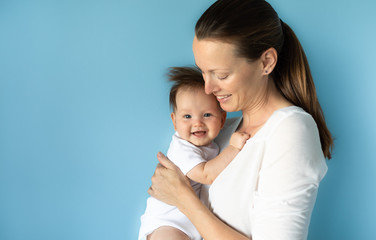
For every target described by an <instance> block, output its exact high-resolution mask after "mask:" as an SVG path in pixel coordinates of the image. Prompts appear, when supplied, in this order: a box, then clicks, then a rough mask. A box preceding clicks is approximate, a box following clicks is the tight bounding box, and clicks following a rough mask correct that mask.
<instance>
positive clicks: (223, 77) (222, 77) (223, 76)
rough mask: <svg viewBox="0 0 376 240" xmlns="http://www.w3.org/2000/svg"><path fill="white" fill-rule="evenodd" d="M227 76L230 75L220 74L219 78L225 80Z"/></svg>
mask: <svg viewBox="0 0 376 240" xmlns="http://www.w3.org/2000/svg"><path fill="white" fill-rule="evenodd" d="M227 77H228V75H220V76H217V78H218V79H219V80H225V79H226V78H227Z"/></svg>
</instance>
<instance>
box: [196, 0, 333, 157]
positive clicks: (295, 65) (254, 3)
mask: <svg viewBox="0 0 376 240" xmlns="http://www.w3.org/2000/svg"><path fill="white" fill-rule="evenodd" d="M195 34H196V37H197V39H198V40H201V39H207V38H212V39H218V40H220V41H224V42H230V43H232V44H234V45H235V46H236V54H237V55H238V56H239V57H244V58H246V59H248V60H249V61H252V60H254V59H258V58H259V57H260V56H261V55H262V54H263V53H264V51H266V50H267V49H269V48H274V49H276V51H277V53H278V61H277V65H276V67H275V69H274V71H273V72H272V75H271V76H272V78H273V81H274V83H275V85H276V87H277V89H278V90H279V91H280V92H281V94H282V95H283V96H284V97H285V98H286V99H287V100H288V101H290V102H292V103H293V104H294V105H296V106H299V107H301V108H303V109H304V110H305V111H306V112H308V113H309V114H311V115H312V117H313V119H314V120H315V122H316V124H317V126H318V129H319V134H320V141H321V148H322V150H323V153H324V156H325V157H326V158H328V159H330V158H331V151H332V149H333V138H332V135H331V133H330V131H329V129H328V127H327V126H326V123H325V118H324V114H323V111H322V109H321V106H320V104H319V101H318V98H317V95H316V89H315V85H314V82H313V78H312V75H311V71H310V68H309V65H308V61H307V57H306V55H305V53H304V50H303V48H302V46H301V44H300V42H299V40H298V38H297V37H296V35H295V34H294V32H293V31H292V29H291V28H290V27H289V26H288V25H287V24H286V23H284V22H282V20H280V18H279V16H278V14H277V13H276V12H275V10H274V9H273V8H272V6H271V5H270V4H269V3H267V2H266V1H264V0H218V1H216V2H215V3H214V4H213V5H211V6H210V7H209V8H208V9H207V10H206V11H205V12H204V14H203V15H202V16H201V17H200V19H199V20H198V21H197V23H196V28H195Z"/></svg>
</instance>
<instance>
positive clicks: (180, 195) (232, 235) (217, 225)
mask: <svg viewBox="0 0 376 240" xmlns="http://www.w3.org/2000/svg"><path fill="white" fill-rule="evenodd" d="M158 160H159V162H160V164H158V166H157V169H156V170H155V173H154V175H153V177H152V186H151V187H150V188H149V190H148V193H149V194H150V195H151V196H153V197H155V198H157V199H159V200H161V201H163V202H165V203H167V204H170V205H174V206H176V207H177V208H178V209H179V210H180V211H181V212H182V213H184V214H185V215H186V216H187V217H188V218H189V220H190V221H191V222H192V223H193V225H195V227H196V228H197V230H198V231H199V232H200V234H201V236H202V237H203V238H204V239H205V240H221V239H223V240H232V239H234V240H235V239H237V240H245V239H249V238H247V237H245V236H244V235H242V234H240V233H239V232H237V231H236V230H234V229H233V228H231V227H230V226H228V225H226V224H225V223H223V222H222V221H221V220H220V219H218V218H217V217H216V216H215V215H214V214H213V213H212V212H211V211H209V209H208V208H207V207H206V206H205V205H204V204H203V203H202V202H201V201H200V199H199V198H198V197H197V195H196V194H195V192H194V191H193V189H192V187H191V185H190V182H189V180H188V178H186V177H185V176H184V174H183V173H182V172H181V171H180V169H179V168H178V167H177V166H176V165H175V164H173V163H172V162H171V161H170V160H168V159H167V158H166V157H165V156H164V155H163V154H162V153H158Z"/></svg>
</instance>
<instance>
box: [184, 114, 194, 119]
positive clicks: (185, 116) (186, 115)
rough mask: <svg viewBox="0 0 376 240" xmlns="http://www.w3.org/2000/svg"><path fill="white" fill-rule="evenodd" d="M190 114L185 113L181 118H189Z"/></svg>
mask: <svg viewBox="0 0 376 240" xmlns="http://www.w3.org/2000/svg"><path fill="white" fill-rule="evenodd" d="M191 117H192V116H191V115H189V114H185V115H184V116H183V118H187V119H188V118H191Z"/></svg>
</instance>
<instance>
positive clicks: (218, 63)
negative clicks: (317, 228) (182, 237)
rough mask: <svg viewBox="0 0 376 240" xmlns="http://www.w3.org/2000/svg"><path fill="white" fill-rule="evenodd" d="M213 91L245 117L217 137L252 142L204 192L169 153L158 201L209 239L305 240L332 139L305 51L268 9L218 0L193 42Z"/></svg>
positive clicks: (252, 2) (155, 184) (158, 181)
mask: <svg viewBox="0 0 376 240" xmlns="http://www.w3.org/2000/svg"><path fill="white" fill-rule="evenodd" d="M193 53H194V57H195V61H196V65H197V66H198V67H199V68H200V69H201V71H202V74H203V76H204V79H205V91H206V93H207V94H214V95H215V96H216V97H217V100H218V101H219V102H220V105H221V107H222V108H223V109H224V110H225V111H229V112H233V111H242V118H241V119H238V120H234V119H231V120H230V121H228V122H227V124H226V126H225V129H224V130H223V131H222V134H221V135H220V136H219V137H218V138H217V143H218V144H219V145H220V146H221V149H223V147H225V146H226V145H227V144H228V140H229V138H230V136H231V133H232V132H234V131H242V132H247V133H248V134H250V135H251V136H252V137H251V138H250V139H249V140H248V141H247V143H246V145H245V146H244V147H243V149H242V150H241V151H240V152H239V154H238V155H237V156H236V158H235V159H234V160H233V161H232V162H231V163H230V164H229V165H228V167H227V168H226V169H225V170H224V171H223V172H222V173H221V174H220V175H219V176H218V177H217V179H216V180H215V181H214V183H213V184H212V185H211V186H210V188H209V189H208V191H203V192H202V193H201V198H203V200H204V202H206V204H203V203H202V202H201V201H200V199H199V198H198V197H197V196H196V195H195V194H194V192H193V190H192V189H191V187H190V185H189V181H188V179H187V178H186V177H185V176H184V175H183V174H182V173H181V171H180V170H179V168H177V167H176V166H175V165H174V164H172V163H171V162H170V161H169V160H168V159H167V158H166V157H165V156H164V155H163V154H161V153H159V154H158V160H159V161H160V163H161V164H160V165H158V167H157V169H156V171H155V174H154V176H153V178H152V186H151V187H150V189H149V191H148V192H149V194H150V195H152V196H154V197H155V198H157V199H159V200H162V201H164V202H166V203H168V204H171V205H175V206H177V207H178V208H179V210H180V211H181V212H183V213H184V214H185V215H186V216H187V217H188V218H189V219H190V220H191V222H192V223H193V224H194V225H195V227H196V228H197V229H198V231H199V232H200V234H201V235H202V237H203V238H204V239H205V240H211V239H214V240H218V239H225V240H229V239H253V240H258V239H266V240H271V239H279V240H280V239H288V240H293V239H306V238H307V234H308V226H309V221H310V217H311V212H312V209H313V206H314V203H315V199H316V194H317V190H318V186H319V183H320V181H321V180H322V178H323V177H324V175H325V173H326V171H327V166H326V163H325V158H328V159H330V158H331V149H332V146H333V140H332V137H331V134H330V132H329V130H328V128H327V126H326V123H325V120H324V116H323V113H322V110H321V107H320V105H319V102H318V99H317V96H316V92H315V87H314V83H313V80H312V76H311V73H310V69H309V66H308V62H307V59H306V56H305V54H304V52H303V49H302V47H301V45H300V43H299V41H298V39H297V38H296V36H295V34H294V33H293V31H292V30H291V29H290V27H289V26H288V25H287V24H285V23H284V22H282V20H280V19H279V17H278V15H277V13H276V12H275V11H274V9H273V8H272V7H271V6H270V5H269V4H268V3H267V2H265V1H263V0H219V1H217V2H215V3H214V4H213V5H212V6H211V7H210V8H209V9H208V10H207V11H206V12H205V13H204V14H203V15H202V16H201V18H200V19H199V20H198V22H197V24H196V28H195V37H194V40H193Z"/></svg>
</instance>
